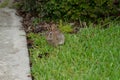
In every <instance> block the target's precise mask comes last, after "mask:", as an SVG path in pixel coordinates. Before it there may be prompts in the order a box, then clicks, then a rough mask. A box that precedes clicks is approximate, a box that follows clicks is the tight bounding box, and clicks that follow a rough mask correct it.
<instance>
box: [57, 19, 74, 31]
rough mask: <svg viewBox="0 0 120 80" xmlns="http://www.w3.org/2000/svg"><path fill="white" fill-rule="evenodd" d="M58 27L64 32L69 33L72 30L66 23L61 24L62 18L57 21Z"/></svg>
mask: <svg viewBox="0 0 120 80" xmlns="http://www.w3.org/2000/svg"><path fill="white" fill-rule="evenodd" d="M58 27H59V29H60V30H61V31H62V32H65V33H69V32H72V31H73V29H72V26H71V25H70V24H68V23H67V24H63V22H62V20H60V21H59V26H58Z"/></svg>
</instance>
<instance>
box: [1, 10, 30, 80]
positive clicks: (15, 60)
mask: <svg viewBox="0 0 120 80" xmlns="http://www.w3.org/2000/svg"><path fill="white" fill-rule="evenodd" d="M20 20H21V18H20V17H18V16H16V15H15V10H13V9H8V8H3V9H0V80H31V78H30V77H29V75H30V67H29V58H28V50H27V46H26V38H25V32H24V31H23V30H21V27H22V25H21V23H20Z"/></svg>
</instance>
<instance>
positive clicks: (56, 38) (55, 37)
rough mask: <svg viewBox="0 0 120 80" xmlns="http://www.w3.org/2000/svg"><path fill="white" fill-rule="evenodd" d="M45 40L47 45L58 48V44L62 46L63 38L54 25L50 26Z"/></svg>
mask: <svg viewBox="0 0 120 80" xmlns="http://www.w3.org/2000/svg"><path fill="white" fill-rule="evenodd" d="M46 40H47V42H48V43H49V44H51V45H53V46H58V45H60V44H64V41H65V37H64V35H63V33H62V32H60V30H58V29H57V27H56V25H55V24H52V25H51V26H50V29H48V32H47V33H46Z"/></svg>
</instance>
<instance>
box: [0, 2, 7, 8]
mask: <svg viewBox="0 0 120 80" xmlns="http://www.w3.org/2000/svg"><path fill="white" fill-rule="evenodd" d="M8 3H9V0H5V1H3V2H2V3H0V8H3V7H5V6H7V5H8Z"/></svg>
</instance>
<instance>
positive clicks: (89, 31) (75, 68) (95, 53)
mask: <svg viewBox="0 0 120 80" xmlns="http://www.w3.org/2000/svg"><path fill="white" fill-rule="evenodd" d="M28 36H29V38H30V39H31V40H33V48H30V49H29V51H30V61H31V62H32V67H31V72H32V75H33V77H34V80H120V25H117V24H112V23H111V25H110V28H106V29H103V28H100V27H99V26H98V27H97V28H93V27H92V26H90V27H88V28H82V29H80V31H79V32H78V33H77V34H67V33H65V44H64V45H60V46H58V47H53V46H51V45H49V44H47V42H46V40H45V37H44V36H40V34H33V33H30V34H28Z"/></svg>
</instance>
